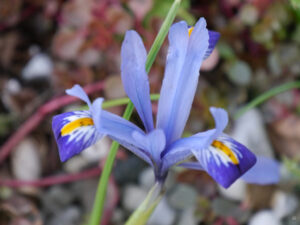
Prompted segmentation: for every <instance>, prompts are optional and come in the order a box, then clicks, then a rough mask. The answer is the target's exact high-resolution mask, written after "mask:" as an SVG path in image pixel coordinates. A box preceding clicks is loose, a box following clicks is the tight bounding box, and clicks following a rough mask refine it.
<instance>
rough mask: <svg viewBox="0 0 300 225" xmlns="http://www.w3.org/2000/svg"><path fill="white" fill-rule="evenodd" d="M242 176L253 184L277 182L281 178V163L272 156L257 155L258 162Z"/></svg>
mask: <svg viewBox="0 0 300 225" xmlns="http://www.w3.org/2000/svg"><path fill="white" fill-rule="evenodd" d="M241 178H242V179H243V180H244V181H246V182H247V183H251V184H260V185H267V184H277V183H278V182H279V180H280V171H279V163H278V162H277V161H276V160H274V159H271V158H267V157H263V156H257V162H256V164H255V165H254V166H253V167H252V168H251V169H250V170H248V171H247V172H246V173H245V174H244V175H243V176H242V177H241Z"/></svg>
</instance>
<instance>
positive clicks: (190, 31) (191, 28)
mask: <svg viewBox="0 0 300 225" xmlns="http://www.w3.org/2000/svg"><path fill="white" fill-rule="evenodd" d="M193 30H194V27H190V28H189V29H188V31H189V37H190V36H191V34H192V32H193Z"/></svg>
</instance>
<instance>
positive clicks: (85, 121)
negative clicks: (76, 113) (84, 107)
mask: <svg viewBox="0 0 300 225" xmlns="http://www.w3.org/2000/svg"><path fill="white" fill-rule="evenodd" d="M93 125H94V121H93V120H92V118H89V117H86V118H80V119H77V120H74V121H71V122H69V123H67V124H66V125H65V126H63V128H62V129H61V131H60V133H61V136H64V135H68V134H70V133H71V132H72V131H74V130H76V129H77V128H79V127H83V126H93Z"/></svg>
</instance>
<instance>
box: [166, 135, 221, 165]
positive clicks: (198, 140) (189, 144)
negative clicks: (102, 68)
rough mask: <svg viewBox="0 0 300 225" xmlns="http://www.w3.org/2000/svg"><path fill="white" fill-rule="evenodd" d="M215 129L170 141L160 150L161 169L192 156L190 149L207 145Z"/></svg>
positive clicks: (202, 147)
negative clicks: (169, 143) (167, 145)
mask: <svg viewBox="0 0 300 225" xmlns="http://www.w3.org/2000/svg"><path fill="white" fill-rule="evenodd" d="M215 131H216V130H215V129H212V130H208V131H206V132H201V133H198V134H195V135H193V136H191V137H187V138H181V139H179V140H177V141H175V142H174V143H172V144H171V145H170V146H169V147H168V148H167V149H166V150H165V151H163V152H162V154H161V158H162V160H163V163H162V171H167V170H168V169H169V168H170V167H171V166H173V165H176V164H178V163H180V162H182V161H185V160H187V159H189V158H190V157H192V156H193V152H192V149H204V148H207V147H208V146H209V145H208V143H209V140H210V138H211V136H212V135H213V134H215Z"/></svg>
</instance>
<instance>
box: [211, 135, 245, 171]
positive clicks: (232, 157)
mask: <svg viewBox="0 0 300 225" xmlns="http://www.w3.org/2000/svg"><path fill="white" fill-rule="evenodd" d="M211 145H212V146H213V147H215V148H217V149H219V150H220V151H222V152H224V153H225V154H226V155H227V156H228V157H229V158H230V160H231V161H232V163H233V164H235V165H237V164H239V160H238V159H237V157H236V156H235V154H234V153H233V151H232V150H231V149H230V148H228V147H227V146H226V145H224V144H223V143H222V142H220V141H216V140H214V141H213V143H212V144H211Z"/></svg>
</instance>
